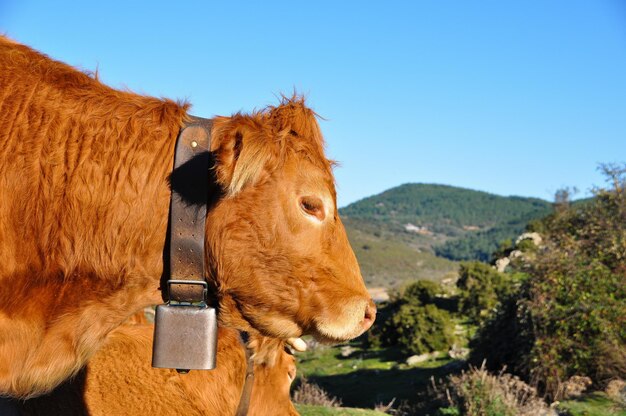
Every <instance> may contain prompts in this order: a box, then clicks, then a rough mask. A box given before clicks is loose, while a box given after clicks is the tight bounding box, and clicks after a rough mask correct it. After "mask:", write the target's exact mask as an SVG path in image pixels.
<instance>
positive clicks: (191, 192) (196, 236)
mask: <svg viewBox="0 0 626 416" xmlns="http://www.w3.org/2000/svg"><path fill="white" fill-rule="evenodd" d="M211 127H212V121H211V120H208V119H203V118H199V117H191V119H190V120H189V121H188V122H187V123H185V125H184V126H183V128H182V129H181V131H180V134H179V135H178V139H177V141H176V150H175V156H174V169H173V171H172V175H171V177H170V185H171V188H172V199H171V202H170V218H169V220H170V236H171V240H170V253H169V254H170V256H169V257H170V264H169V271H170V273H169V276H168V282H167V287H166V288H163V291H164V298H166V299H169V301H170V302H172V301H173V302H175V303H199V302H206V297H207V284H206V280H205V273H204V233H205V220H206V206H207V200H208V181H209V157H208V150H209V145H210V142H211Z"/></svg>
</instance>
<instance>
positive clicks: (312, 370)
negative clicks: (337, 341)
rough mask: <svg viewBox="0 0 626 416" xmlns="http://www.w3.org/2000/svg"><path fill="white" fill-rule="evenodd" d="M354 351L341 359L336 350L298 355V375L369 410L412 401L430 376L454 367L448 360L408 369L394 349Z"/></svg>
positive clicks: (342, 398)
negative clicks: (384, 405) (379, 406)
mask: <svg viewBox="0 0 626 416" xmlns="http://www.w3.org/2000/svg"><path fill="white" fill-rule="evenodd" d="M354 348H355V351H354V352H353V353H352V354H351V355H350V356H349V357H342V356H341V351H340V349H339V348H338V347H336V348H328V347H322V348H319V349H316V350H315V351H309V352H306V353H303V354H299V355H298V357H299V359H298V371H299V374H301V375H304V376H306V377H307V378H308V380H309V381H310V382H314V383H316V384H318V385H319V386H321V387H322V388H324V389H325V390H326V391H327V392H328V393H329V394H331V395H333V396H335V397H338V398H339V399H341V401H342V403H343V405H345V406H350V407H360V408H369V409H373V408H374V406H376V405H378V404H387V403H389V402H391V401H392V400H394V399H395V401H396V403H400V402H402V401H414V400H416V399H417V394H418V392H419V391H423V390H424V389H425V388H426V386H427V385H428V383H429V382H430V378H431V377H435V378H440V377H443V376H444V375H445V374H448V373H449V372H450V368H451V367H454V362H453V361H452V360H450V359H449V358H440V359H435V360H432V361H428V362H425V363H421V364H420V365H419V366H415V367H409V366H407V365H406V364H404V361H403V359H402V357H401V355H400V354H399V352H398V351H397V350H394V349H372V350H363V349H361V348H359V347H354Z"/></svg>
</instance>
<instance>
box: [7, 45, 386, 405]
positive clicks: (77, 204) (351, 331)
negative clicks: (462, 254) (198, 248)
mask: <svg viewBox="0 0 626 416" xmlns="http://www.w3.org/2000/svg"><path fill="white" fill-rule="evenodd" d="M188 111H189V105H188V104H186V103H181V102H175V101H172V100H170V99H157V98H153V97H149V96H142V95H138V94H135V93H132V92H128V91H119V90H115V89H112V88H110V87H108V86H106V85H104V84H103V83H101V82H100V81H99V80H98V79H97V76H96V75H94V74H87V73H83V72H81V71H78V70H76V69H75V68H72V67H71V66H68V65H66V64H64V63H61V62H58V61H55V60H53V59H51V58H49V57H47V56H45V55H43V54H41V53H39V52H37V51H34V50H33V49H31V48H29V47H27V46H25V45H21V44H19V43H17V42H15V41H12V40H10V39H7V38H6V37H0V172H2V174H1V175H0V259H2V261H1V262H0V395H4V396H10V397H19V398H28V397H33V396H36V395H38V394H42V393H45V392H47V391H50V390H51V389H52V388H54V387H55V386H56V385H58V384H59V383H61V382H62V381H63V380H65V379H67V378H68V377H70V376H72V375H73V374H76V373H77V372H78V371H79V369H80V368H81V367H82V366H83V365H84V364H85V363H86V361H87V360H88V359H89V357H90V356H91V355H93V354H94V353H95V352H96V351H97V350H98V348H99V347H100V346H101V344H102V343H103V342H104V341H105V339H106V337H107V334H109V333H110V332H111V331H112V330H113V329H115V328H116V327H118V326H119V325H120V324H121V323H122V322H123V321H124V320H125V319H126V318H127V317H129V316H130V315H132V314H133V313H134V312H135V311H137V310H140V309H141V308H143V307H145V306H147V305H151V304H155V303H159V302H160V301H161V295H160V290H159V287H160V279H161V276H162V275H163V270H164V261H163V253H164V246H165V241H166V233H167V225H168V209H169V201H170V196H171V189H170V184H169V182H168V178H169V176H170V174H171V170H172V160H173V153H174V147H175V143H176V138H177V135H178V133H179V131H180V129H181V126H183V125H184V123H185V122H186V121H187V120H189V117H190V116H189V114H188ZM206 152H207V153H208V155H209V156H210V160H212V161H213V166H212V167H211V169H210V172H209V173H208V174H207V177H209V176H210V179H207V181H208V182H210V189H212V193H211V202H210V207H208V211H207V214H206V231H205V236H204V237H205V253H204V254H205V258H206V265H205V270H206V281H207V283H208V285H209V286H210V287H211V289H212V292H213V295H214V297H215V299H216V300H217V302H218V322H219V324H220V325H222V326H227V327H232V328H236V329H240V330H244V331H249V332H251V333H254V332H258V333H261V334H263V335H266V336H270V337H276V338H280V339H289V338H292V337H299V336H301V335H303V334H310V335H313V336H314V337H316V338H317V339H318V340H320V341H323V342H340V341H345V340H348V339H352V338H354V337H356V336H358V335H360V334H361V333H363V332H364V331H365V330H367V329H368V328H369V327H370V326H371V325H372V323H373V321H374V319H375V314H376V309H375V306H374V303H373V302H372V300H371V298H370V296H369V294H368V292H367V289H366V288H365V285H364V283H363V279H362V276H361V273H360V270H359V266H358V263H357V261H356V258H355V256H354V253H353V251H352V248H351V247H350V244H349V242H348V239H347V236H346V232H345V229H344V226H343V224H342V222H341V219H340V218H339V215H338V209H337V197H336V190H335V184H334V179H333V173H332V166H333V165H332V162H331V161H330V160H329V159H327V157H326V156H325V152H324V140H323V137H322V134H321V131H320V128H319V125H318V123H317V116H316V114H315V113H314V112H313V111H312V110H311V109H310V108H308V107H307V106H306V104H305V102H304V99H303V98H301V97H298V96H293V97H290V98H283V99H282V100H281V102H280V103H279V104H278V105H275V106H269V107H267V108H264V109H262V110H259V111H255V112H252V113H249V114H244V113H237V114H234V115H232V116H218V117H215V118H214V119H213V127H212V130H211V140H210V148H208V149H206ZM209 174H210V175H209Z"/></svg>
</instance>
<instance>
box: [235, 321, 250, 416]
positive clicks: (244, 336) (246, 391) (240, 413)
mask: <svg viewBox="0 0 626 416" xmlns="http://www.w3.org/2000/svg"><path fill="white" fill-rule="evenodd" d="M249 338H250V337H249V335H248V333H247V332H245V331H240V332H239V340H240V342H241V344H242V345H243V347H244V350H245V351H246V380H245V382H244V384H243V390H242V391H241V397H240V398H239V406H237V413H235V416H246V415H247V414H248V408H249V407H250V398H251V397H252V386H253V385H254V360H253V358H252V349H251V348H250V347H248V341H249Z"/></svg>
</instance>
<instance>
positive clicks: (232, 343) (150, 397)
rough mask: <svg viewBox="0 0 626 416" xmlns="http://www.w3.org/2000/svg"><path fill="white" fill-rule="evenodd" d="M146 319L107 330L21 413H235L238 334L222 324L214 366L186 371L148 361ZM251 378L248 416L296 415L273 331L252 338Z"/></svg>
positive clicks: (291, 364) (241, 365) (289, 368)
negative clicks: (85, 360)
mask: <svg viewBox="0 0 626 416" xmlns="http://www.w3.org/2000/svg"><path fill="white" fill-rule="evenodd" d="M153 330H154V329H153V326H152V325H135V326H122V327H120V328H119V329H117V330H115V331H113V332H112V334H111V336H110V337H109V338H110V339H109V340H108V341H107V343H106V344H105V346H104V347H103V348H102V349H101V350H100V351H98V352H97V353H96V354H95V355H94V356H93V358H92V359H91V360H90V361H89V364H88V365H87V367H86V368H85V369H84V370H82V371H81V372H80V373H79V375H78V377H76V378H75V379H74V380H71V381H69V382H66V383H65V384H64V385H62V386H60V387H58V388H57V389H56V390H55V391H53V392H52V393H50V394H48V395H46V396H42V397H38V398H35V399H30V400H28V401H26V402H25V403H23V402H16V405H17V407H18V409H19V410H20V412H21V414H22V416H79V415H80V416H82V415H91V416H99V415H102V416H105V415H111V416H116V415H119V416H125V415H182V414H184V415H189V416H193V415H198V416H200V415H233V414H235V410H236V409H237V405H238V404H239V399H240V397H241V391H242V389H243V383H244V378H245V372H246V358H245V352H244V349H243V346H242V345H241V342H240V341H239V338H238V337H239V335H238V334H237V332H236V331H234V330H229V329H225V328H220V332H219V343H218V355H217V361H218V366H217V368H216V369H215V370H211V371H192V372H190V373H189V374H186V375H180V374H177V373H176V372H175V371H174V370H163V369H155V368H151V367H150V355H151V352H152V331H153ZM251 347H252V349H253V351H254V352H255V354H254V361H255V365H254V372H255V379H254V384H253V389H252V396H251V400H250V407H249V412H248V414H249V415H250V416H255V415H256V416H274V415H297V414H298V413H297V412H296V410H295V408H294V407H293V404H292V403H291V400H290V398H289V386H290V384H291V380H292V379H293V377H295V360H294V357H293V356H292V355H290V354H288V353H286V352H285V350H284V344H283V343H282V342H280V341H278V340H275V339H269V338H264V337H255V338H254V339H253V340H252V342H251Z"/></svg>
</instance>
